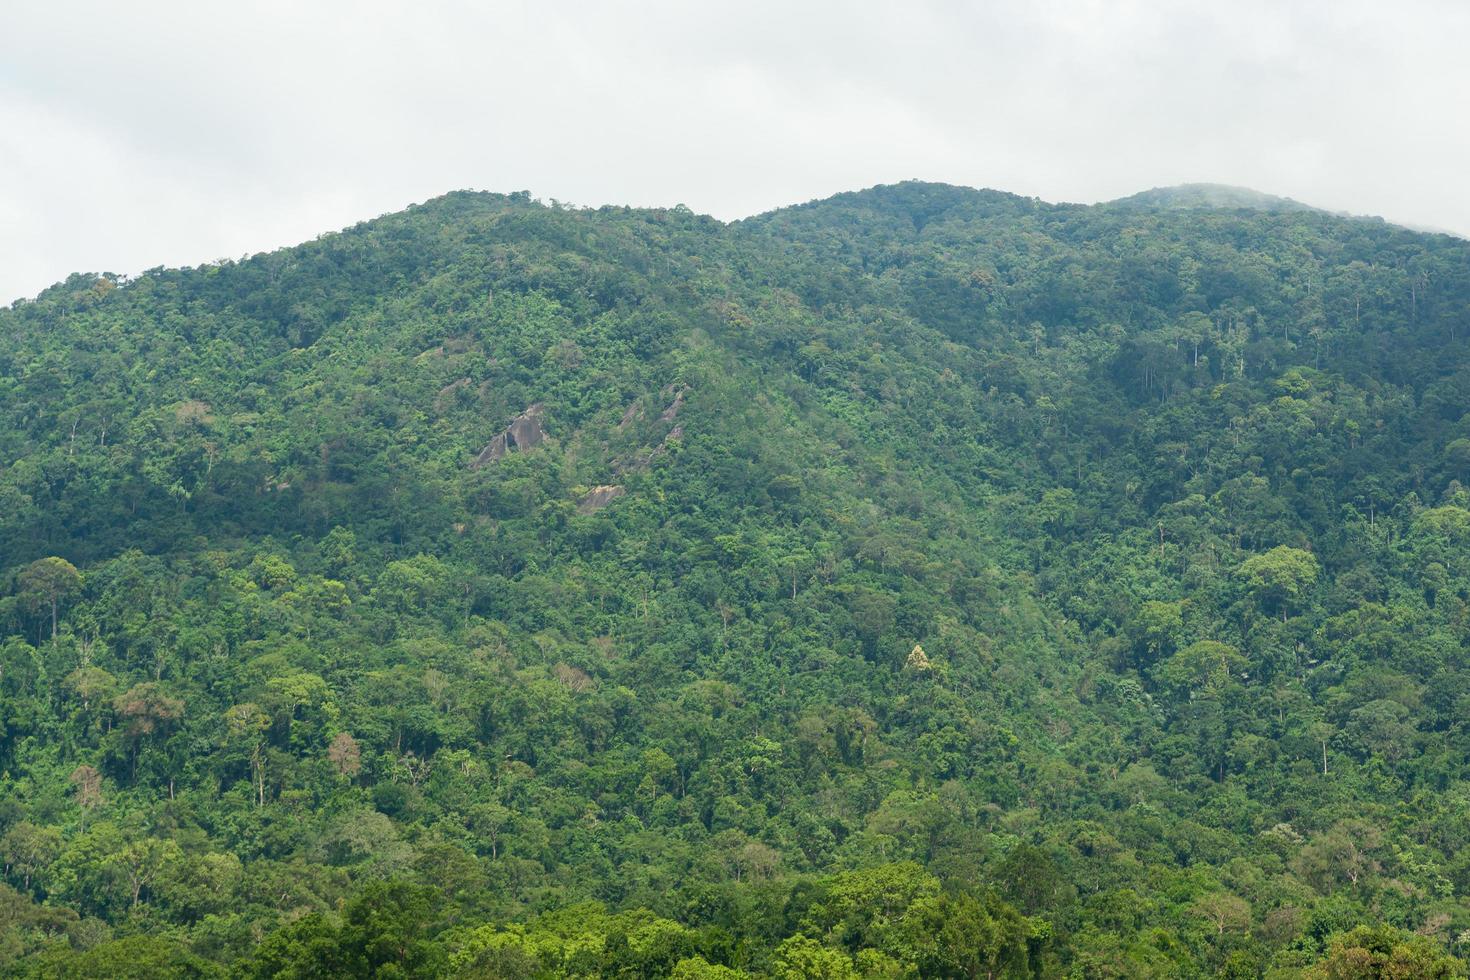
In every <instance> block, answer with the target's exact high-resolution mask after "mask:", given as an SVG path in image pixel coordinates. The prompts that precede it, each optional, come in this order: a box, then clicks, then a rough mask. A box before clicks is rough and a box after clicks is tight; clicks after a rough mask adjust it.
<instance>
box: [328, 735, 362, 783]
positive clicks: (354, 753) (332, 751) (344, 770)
mask: <svg viewBox="0 0 1470 980" xmlns="http://www.w3.org/2000/svg"><path fill="white" fill-rule="evenodd" d="M327 759H328V760H330V761H331V763H332V767H333V768H334V769H336V770H337V775H339V776H345V777H346V778H348V779H351V778H352V777H353V776H356V775H357V774H358V772H359V771H360V770H361V769H362V749H361V747H359V746H358V744H357V739H355V738H353V737H352V735H351V734H349V733H348V732H338V733H337V734H336V735H335V736H334V737H333V738H332V744H331V745H328V746H327Z"/></svg>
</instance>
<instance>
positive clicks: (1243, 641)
mask: <svg viewBox="0 0 1470 980" xmlns="http://www.w3.org/2000/svg"><path fill="white" fill-rule="evenodd" d="M1269 200H1277V199H1269ZM1467 488H1470V242H1465V241H1462V240H1458V239H1455V238H1451V237H1448V236H1433V235H1425V234H1420V233H1416V232H1411V231H1407V230H1405V229H1401V228H1397V227H1395V226H1393V225H1389V224H1385V223H1383V222H1381V221H1377V220H1369V219H1353V218H1346V217H1341V216H1334V215H1329V214H1324V213H1322V212H1317V211H1313V210H1311V209H1308V208H1305V207H1301V206H1295V205H1293V206H1290V207H1286V206H1254V205H1253V203H1252V202H1251V201H1250V200H1242V199H1240V197H1239V196H1238V195H1226V196H1225V197H1224V198H1221V197H1220V196H1219V195H1212V194H1208V193H1201V192H1200V191H1198V190H1195V191H1192V192H1190V193H1189V194H1187V195H1183V196H1181V197H1178V198H1176V197H1174V196H1172V195H1171V194H1170V193H1169V192H1168V191H1154V192H1149V193H1148V194H1146V195H1140V196H1139V197H1137V198H1133V199H1128V200H1125V201H1121V202H1117V203H1115V204H1106V205H1096V206H1077V205H1052V204H1047V203H1043V202H1040V201H1037V200H1033V199H1027V198H1021V197H1016V196H1013V195H1008V194H1003V193H998V192H993V191H976V190H970V189H965V188H958V187H951V186H945V185H937V184H925V183H917V182H914V183H905V184H900V185H895V186H886V187H878V188H874V189H871V190H867V191H863V192H860V193H852V194H843V195H839V196H837V197H834V198H831V199H829V200H825V201H820V202H815V203H812V204H808V205H804V206H800V207H793V208H788V209H784V210H780V211H776V212H772V213H770V214H766V215H762V216H759V217H756V218H752V219H749V220H745V221H740V222H735V223H731V224H723V223H721V222H718V221H716V220H714V219H712V218H707V217H702V216H700V215H697V214H694V213H692V212H690V211H689V210H687V209H685V208H674V209H670V210H634V209H627V208H602V209H596V210H592V209H574V208H569V207H565V206H561V205H557V204H555V203H554V202H553V203H552V204H550V205H546V204H542V203H540V202H537V201H534V200H532V199H531V198H530V197H529V195H527V194H524V193H523V194H512V195H508V196H501V195H493V194H483V193H454V194H449V195H447V196H444V197H441V198H438V199H436V200H433V201H430V202H428V203H426V204H423V205H420V206H417V207H413V208H410V209H409V210H407V211H405V212H403V213H400V214H395V215H390V216H386V217H383V218H380V219H377V220H374V221H370V222H366V223H364V224H361V225H359V226H356V227H354V228H351V229H349V230H346V231H343V232H341V233H339V234H331V235H326V236H323V237H321V238H319V239H318V240H316V241H313V242H310V243H307V244H304V245H301V246H299V247H295V248H289V249H285V250H282V251H277V252H272V253H269V254H262V255H257V256H254V257H251V258H248V259H245V260H241V261H238V262H236V261H226V262H220V263H217V264H213V265H205V266H201V267H198V268H193V269H155V270H151V271H149V272H147V273H145V274H142V275H140V276H137V277H135V278H131V279H123V278H121V277H117V276H112V275H77V276H73V277H71V278H70V279H68V280H66V281H65V282H63V283H60V284H58V285H56V286H54V287H53V288H51V289H49V290H47V291H45V292H44V293H42V294H41V295H40V296H38V297H37V298H35V299H34V300H30V301H24V302H19V303H16V304H14V305H13V306H11V307H10V308H8V309H5V310H0V862H3V884H0V975H5V976H16V977H224V976H239V977H260V978H274V977H281V978H306V977H441V976H465V977H483V978H533V977H534V978H542V977H587V978H591V977H607V978H612V977H666V976H672V977H677V978H681V980H695V978H740V977H776V978H827V980H843V978H858V977H864V978H868V977H871V978H908V977H926V978H927V977H946V978H948V977H993V978H998V977H1007V978H1012V977H1015V978H1019V977H1036V978H1064V977H1065V978H1088V980H1092V978H1114V977H1117V978H1123V977H1180V978H1183V977H1205V976H1225V977H1238V978H1245V977H1264V978H1277V980H1284V978H1368V977H1395V978H1419V977H1426V978H1427V977H1434V978H1441V977H1464V976H1466V969H1467V968H1466V957H1467V956H1470V656H1467V644H1470V489H1467Z"/></svg>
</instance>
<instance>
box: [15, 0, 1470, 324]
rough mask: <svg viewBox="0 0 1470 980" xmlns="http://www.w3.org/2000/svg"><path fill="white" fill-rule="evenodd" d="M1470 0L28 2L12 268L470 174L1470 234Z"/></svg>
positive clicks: (198, 236) (729, 209) (19, 68)
mask: <svg viewBox="0 0 1470 980" xmlns="http://www.w3.org/2000/svg"><path fill="white" fill-rule="evenodd" d="M1466 38H1470V5H1466V4H1462V3H1459V2H1456V0H1418V2H1409V0H1401V2H1399V3H1396V4H1393V5H1389V4H1386V3H1380V2H1366V0H1339V2H1335V3H1327V2H1295V3H1293V2H1282V0H1275V2H1270V0H1237V2H1234V3H1231V4H1220V3H1217V2H1210V3H1205V2H1188V0H1175V2H1170V0H1157V2H1142V0H1132V2H1101V0H1037V2H1023V0H1010V2H999V0H996V2H977V3H961V2H953V0H910V2H905V3H881V4H880V3H865V2H852V0H849V2H845V3H837V2H807V3H801V2H793V0H786V2H779V3H778V2H773V0H746V2H742V3H698V4H692V3H687V2H682V3H681V2H650V3H636V4H635V3H628V2H616V0H604V2H590V0H587V2H560V3H559V2H555V0H544V2H540V3H537V2H531V0H525V2H510V3H475V2H469V0H463V2H452V0H444V2H432V0H419V2H412V3H410V2H407V0H398V2H389V0H376V2H347V0H315V2H310V3H301V2H286V0H277V2H271V0H236V2H234V3H230V4H219V5H214V4H200V3H197V2H193V3H185V2H146V0H143V2H137V3H134V4H129V5H124V6H120V5H117V4H112V3H104V2H101V0H92V2H68V0H53V2H50V3H47V4H11V5H7V9H4V10H0V297H10V296H17V295H21V294H33V293H35V292H36V291H37V290H39V289H40V288H43V287H44V286H45V285H47V284H48V283H50V282H53V281H55V280H57V279H59V278H61V277H63V276H64V275H66V274H67V273H68V272H71V271H74V270H88V271H102V270H107V271H115V272H136V271H138V270H141V269H143V268H147V267H150V266H153V265H158V264H194V263H198V262H201V261H208V260H212V259H215V258H220V257H223V256H233V255H241V254H245V253H247V252H253V251H259V250H262V249H267V248H272V247H276V246H279V245H283V244H287V243H290V242H294V241H299V240H302V239H306V238H310V237H312V236H314V235H315V234H317V233H319V232H321V231H325V230H329V229H333V228H338V227H341V226H344V225H347V224H350V223H352V222H354V221H356V220H359V219H361V218H365V217H371V216H373V215H376V214H379V213H382V212H384V211H389V210H395V209H397V208H400V207H403V206H404V205H406V204H408V203H410V202H412V201H417V200H423V199H425V198H427V197H431V196H433V195H435V194H438V193H441V192H443V191H445V190H449V189H452V188H461V187H478V188H485V189H491V190H502V191H504V190H519V189H523V188H525V189H530V190H531V191H533V192H534V193H536V194H538V195H541V196H544V197H556V198H560V199H563V200H569V201H573V202H576V203H580V204H601V203H629V204H674V203H684V204H687V205H689V206H690V207H693V208H695V209H696V210H701V211H708V212H710V213H713V214H715V215H718V216H720V217H723V218H732V217H737V216H741V215H744V214H749V213H752V212H755V211H759V210H765V209H768V208H772V207H777V206H780V205H783V204H788V203H793V202H796V201H801V200H807V199H810V198H812V197H818V196H825V195H827V194H831V193H835V192H838V191H842V190H851V189H855V188H858V187H863V186H868V185H871V184H873V183H878V182H883V181H891V180H898V179H903V178H907V177H920V178H925V179H932V180H946V181H952V182H955V183H963V184H971V185H976V186H987V187H997V188H1001V189H1004V190H1012V191H1016V192H1018V193H1024V194H1033V195H1036V196H1040V197H1044V198H1047V199H1050V200H1073V201H1095V200H1103V199H1107V198H1111V197H1116V196H1120V195H1123V194H1127V193H1131V192H1133V191H1136V190H1141V189H1144V188H1147V187H1151V186H1156V185H1161V184H1169V183H1176V182H1180V181H1186V180H1216V181H1222V182H1227V183H1238V184H1245V185H1248V186H1252V187H1256V188H1258V189H1261V190H1265V191H1269V192H1272V193H1279V194H1287V195H1290V196H1292V197H1296V198H1299V199H1301V200H1305V201H1308V202H1310V203H1314V204H1319V205H1322V206H1324V207H1330V208H1334V209H1344V210H1350V211H1354V212H1360V213H1375V214H1382V215H1384V216H1385V217H1388V218H1390V219H1391V220H1399V221H1405V222H1410V223H1415V224H1423V225H1435V226H1441V227H1446V228H1450V229H1453V230H1456V231H1460V232H1462V233H1470V194H1467V193H1466V192H1465V190H1464V187H1463V183H1464V174H1465V173H1470V127H1467V126H1465V125H1464V120H1463V117H1464V114H1465V111H1466V107H1467V106H1470V60H1467V59H1465V58H1464V57H1463V56H1462V52H1461V50H1460V48H1461V47H1462V46H1463V44H1464V42H1465V40H1466Z"/></svg>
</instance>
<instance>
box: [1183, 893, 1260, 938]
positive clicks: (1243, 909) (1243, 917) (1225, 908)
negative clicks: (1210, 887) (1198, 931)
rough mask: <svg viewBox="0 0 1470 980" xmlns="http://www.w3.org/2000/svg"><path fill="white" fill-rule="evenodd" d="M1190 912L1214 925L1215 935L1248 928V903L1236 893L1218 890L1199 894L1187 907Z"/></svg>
mask: <svg viewBox="0 0 1470 980" xmlns="http://www.w3.org/2000/svg"><path fill="white" fill-rule="evenodd" d="M1189 910H1190V912H1192V913H1193V914H1194V915H1196V916H1198V917H1199V918H1201V919H1204V920H1205V921H1206V922H1208V923H1209V924H1210V925H1212V926H1214V927H1215V935H1217V936H1223V935H1225V933H1226V932H1227V931H1229V932H1244V931H1245V930H1247V929H1249V928H1250V924H1251V907H1250V903H1249V902H1247V901H1246V900H1245V899H1243V898H1241V897H1240V896H1238V895H1232V894H1230V893H1229V892H1224V891H1219V892H1210V893H1208V894H1205V895H1201V896H1200V897H1199V898H1197V899H1195V900H1194V902H1193V904H1191V905H1190V907H1189Z"/></svg>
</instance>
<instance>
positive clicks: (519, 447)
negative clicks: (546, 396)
mask: <svg viewBox="0 0 1470 980" xmlns="http://www.w3.org/2000/svg"><path fill="white" fill-rule="evenodd" d="M545 414H546V407H545V406H544V405H542V404H541V403H540V402H537V403H536V404H534V405H532V406H531V407H530V408H528V409H526V410H525V411H524V412H522V413H521V414H519V415H517V416H516V417H515V418H514V419H513V420H512V421H511V423H510V425H508V426H506V427H505V431H504V432H502V433H500V435H498V436H496V437H495V438H494V439H491V440H490V444H489V445H487V446H486V447H485V448H484V449H482V450H480V455H478V456H476V457H475V461H474V462H473V463H471V464H470V469H475V470H477V469H479V468H480V467H482V466H484V465H486V464H487V463H493V462H494V461H495V460H497V459H501V458H502V457H504V456H505V454H506V453H508V452H524V451H525V450H527V449H531V448H532V447H535V446H539V445H541V444H542V443H543V442H545V441H546V430H545V429H543V428H542V427H541V417H542V416H543V415H545Z"/></svg>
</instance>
